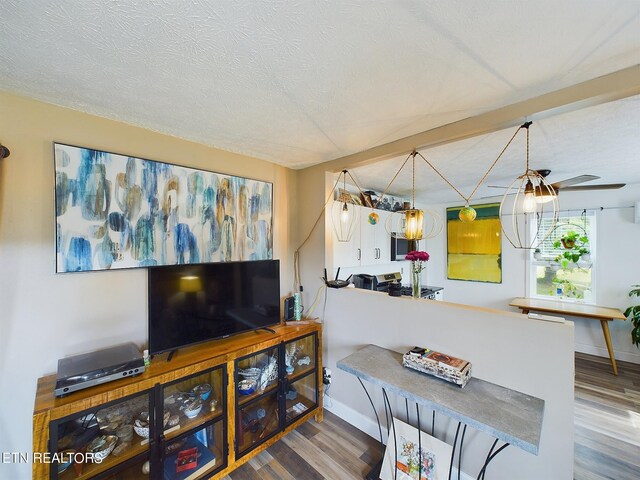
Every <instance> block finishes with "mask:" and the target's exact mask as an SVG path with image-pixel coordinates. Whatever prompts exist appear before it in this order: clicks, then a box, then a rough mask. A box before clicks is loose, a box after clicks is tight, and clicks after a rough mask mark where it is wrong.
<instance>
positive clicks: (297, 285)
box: [293, 170, 353, 292]
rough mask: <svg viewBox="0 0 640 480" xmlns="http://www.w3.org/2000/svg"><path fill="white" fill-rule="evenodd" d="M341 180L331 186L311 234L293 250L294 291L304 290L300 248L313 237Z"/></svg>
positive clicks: (344, 172)
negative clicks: (302, 288) (302, 287)
mask: <svg viewBox="0 0 640 480" xmlns="http://www.w3.org/2000/svg"><path fill="white" fill-rule="evenodd" d="M347 173H349V172H348V171H347V170H343V171H342V174H343V175H344V177H346V174H347ZM349 176H351V175H349ZM344 177H343V178H344ZM352 178H353V177H352ZM339 182H340V177H338V179H337V180H336V183H334V184H333V188H331V191H330V192H329V195H328V196H327V200H326V201H325V202H324V205H323V206H322V209H321V210H320V214H319V215H318V218H317V219H316V221H315V223H314V224H313V227H311V231H309V235H307V238H305V239H304V241H303V242H302V243H301V244H300V246H299V247H298V248H296V251H295V252H293V290H294V292H300V291H302V290H301V286H302V283H301V275H300V250H301V249H302V247H304V246H305V244H306V243H307V242H308V241H309V239H310V238H311V234H312V233H313V231H314V230H315V229H316V227H317V226H318V222H320V219H321V218H322V214H323V213H324V211H325V208H326V207H327V204H328V203H329V201H330V200H331V198H332V197H333V192H335V190H336V187H337V186H338V183H339ZM345 187H346V184H345ZM345 190H346V188H345Z"/></svg>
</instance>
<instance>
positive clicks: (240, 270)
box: [148, 260, 280, 354]
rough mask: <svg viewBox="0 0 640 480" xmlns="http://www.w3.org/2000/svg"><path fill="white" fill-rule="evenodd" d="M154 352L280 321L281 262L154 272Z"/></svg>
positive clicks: (151, 315)
mask: <svg viewBox="0 0 640 480" xmlns="http://www.w3.org/2000/svg"><path fill="white" fill-rule="evenodd" d="M148 280H149V285H148V296H149V353H151V354H158V353H162V352H167V351H174V350H176V349H178V348H180V347H185V346H187V345H193V344H195V343H199V342H204V341H207V340H212V339H216V338H223V337H228V336H230V335H234V334H237V333H242V332H246V331H249V330H256V329H259V328H265V327H268V326H270V325H275V324H277V323H279V322H280V261H279V260H260V261H251V262H224V263H203V264H197V265H172V266H166V267H152V268H149V273H148Z"/></svg>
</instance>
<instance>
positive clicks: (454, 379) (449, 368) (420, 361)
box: [402, 347, 471, 387]
mask: <svg viewBox="0 0 640 480" xmlns="http://www.w3.org/2000/svg"><path fill="white" fill-rule="evenodd" d="M402 365H403V366H405V367H407V368H412V369H413V370H417V371H419V372H422V373H427V374H429V375H433V376H434V377H438V378H441V379H443V380H446V381H447V382H451V383H455V384H456V385H460V387H464V386H465V385H466V384H467V382H468V381H469V380H470V379H471V363H469V362H467V361H466V360H462V359H460V358H456V357H452V356H449V355H446V354H444V353H440V352H436V351H434V350H430V349H428V348H424V347H414V348H412V349H411V350H410V351H408V352H407V353H405V354H404V355H403V356H402Z"/></svg>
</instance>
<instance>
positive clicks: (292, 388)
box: [284, 372, 318, 424]
mask: <svg viewBox="0 0 640 480" xmlns="http://www.w3.org/2000/svg"><path fill="white" fill-rule="evenodd" d="M317 383H318V377H317V375H316V374H315V372H311V373H309V374H308V375H306V376H305V377H302V378H300V379H299V380H296V381H295V382H287V385H286V389H285V390H286V391H285V395H284V398H285V408H284V411H285V421H286V423H287V424H289V423H291V422H293V421H294V420H295V419H296V418H298V417H299V416H300V415H303V414H305V413H307V412H309V411H310V410H312V409H313V408H315V407H316V406H317V405H318V384H317Z"/></svg>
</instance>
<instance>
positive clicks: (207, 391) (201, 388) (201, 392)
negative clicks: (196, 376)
mask: <svg viewBox="0 0 640 480" xmlns="http://www.w3.org/2000/svg"><path fill="white" fill-rule="evenodd" d="M211 391H212V388H211V385H209V384H208V383H201V384H200V385H196V386H195V387H193V388H192V389H191V393H193V394H194V395H196V396H199V397H200V399H201V400H202V401H204V400H206V399H207V398H209V396H210V395H211Z"/></svg>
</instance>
